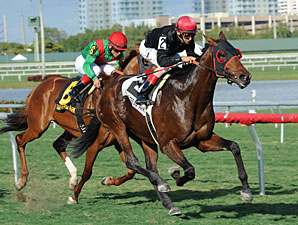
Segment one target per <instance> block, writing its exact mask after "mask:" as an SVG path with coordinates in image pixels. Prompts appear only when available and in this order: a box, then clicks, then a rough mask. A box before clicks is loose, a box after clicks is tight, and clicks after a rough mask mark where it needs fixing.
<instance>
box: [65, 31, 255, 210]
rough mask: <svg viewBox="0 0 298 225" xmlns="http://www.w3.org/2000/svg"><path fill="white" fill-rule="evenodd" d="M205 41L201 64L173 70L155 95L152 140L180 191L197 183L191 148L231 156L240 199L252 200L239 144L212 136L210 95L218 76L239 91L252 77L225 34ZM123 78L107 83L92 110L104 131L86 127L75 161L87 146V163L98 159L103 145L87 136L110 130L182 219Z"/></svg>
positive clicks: (132, 166) (133, 164)
mask: <svg viewBox="0 0 298 225" xmlns="http://www.w3.org/2000/svg"><path fill="white" fill-rule="evenodd" d="M206 40H207V41H208V44H207V45H206V46H205V48H204V49H203V55H202V57H201V58H200V61H199V65H198V66H197V65H188V66H187V67H185V68H184V69H179V68H177V69H173V70H172V71H170V73H171V79H169V80H168V81H167V83H166V85H165V86H164V87H163V89H162V90H161V91H160V92H159V93H158V95H157V99H156V103H155V105H154V106H153V108H152V118H153V124H154V126H155V129H156V139H157V142H158V145H159V147H160V150H161V152H162V153H164V154H166V155H167V156H168V157H169V158H170V159H171V160H172V161H174V162H175V163H177V164H178V165H180V166H181V167H182V168H183V169H184V176H180V175H179V174H177V173H174V174H172V176H173V178H174V179H175V180H176V184H177V185H178V186H182V185H184V184H185V183H186V182H188V181H190V180H192V179H194V178H195V170H194V167H193V166H192V165H191V164H190V163H189V161H188V160H187V159H186V157H185V156H184V154H183V153H182V149H186V148H189V147H192V146H193V147H196V148H198V149H199V150H200V151H202V152H209V151H210V152H213V151H223V150H229V151H231V152H232V154H233V156H234V158H235V161H236V165H237V168H238V176H239V179H240V181H241V183H242V190H241V198H242V199H243V200H245V201H251V200H252V192H251V190H250V188H249V185H248V181H247V174H246V171H245V168H244V164H243V161H242V157H241V154H240V148H239V146H238V144H237V143H236V142H234V141H230V140H226V139H224V138H222V137H220V136H218V135H216V134H215V133H214V132H213V128H214V124H215V122H214V118H215V116H214V110H213V95H214V89H215V86H216V82H217V79H218V77H221V78H226V79H227V81H228V83H230V84H231V83H235V84H237V85H238V86H239V87H240V88H245V87H246V86H247V85H248V84H249V83H250V79H251V74H250V73H249V72H248V71H247V69H246V68H245V67H244V66H243V65H242V63H241V62H240V52H239V51H237V50H236V49H235V48H234V47H233V46H232V45H230V44H229V43H228V42H227V40H226V38H225V36H224V34H223V33H220V39H219V40H217V41H216V40H214V39H212V38H210V37H206ZM127 79H129V77H128V76H119V75H118V76H117V75H116V77H113V78H111V79H110V80H109V83H107V84H106V87H105V89H104V90H103V92H102V94H101V98H100V99H99V102H98V104H97V106H96V115H97V117H98V119H99V121H100V122H101V124H102V125H103V126H100V129H98V128H99V124H97V127H96V125H95V124H94V126H90V127H89V128H88V129H87V132H86V133H84V134H83V135H82V136H81V138H79V139H78V140H77V141H75V142H76V144H75V145H74V153H75V155H76V156H79V155H80V154H82V153H83V152H84V151H86V148H88V146H89V148H88V149H87V152H86V163H87V162H89V163H90V162H92V161H93V160H94V159H95V157H96V154H97V151H98V149H99V148H98V146H101V145H102V143H100V142H98V141H99V138H97V139H96V141H95V142H93V143H91V142H90V141H89V140H90V137H92V136H95V137H96V136H97V135H98V134H99V136H102V135H103V136H106V135H108V134H107V133H106V131H107V130H108V131H109V132H111V133H112V134H113V136H115V138H116V139H117V142H118V143H119V145H120V146H121V148H122V149H123V150H124V152H125V158H126V165H127V167H128V168H130V169H132V170H133V171H134V172H136V173H139V174H142V175H144V176H146V177H148V178H149V180H150V182H151V183H152V185H153V186H154V188H155V190H156V191H157V194H158V196H159V198H160V200H161V202H162V204H163V205H164V207H166V208H168V209H169V214H170V215H180V214H181V212H180V210H179V209H178V208H177V207H175V206H174V204H173V203H172V201H171V200H170V198H169V197H168V195H167V194H166V193H164V192H167V191H170V188H169V186H168V184H167V183H166V182H165V181H164V180H163V179H162V178H161V177H160V176H159V175H158V172H157V158H158V157H157V155H158V153H157V145H156V143H155V141H154V138H153V137H152V135H151V133H150V132H149V129H148V127H147V124H146V120H145V117H143V116H142V115H141V113H139V112H138V111H137V110H136V109H135V108H133V107H132V105H131V103H130V100H129V99H128V97H126V96H123V95H122V91H121V90H122V84H123V82H124V81H126V80H127ZM173 121H174V122H173ZM90 124H92V122H91V123H90ZM103 129H105V130H104V131H103ZM106 129H107V130H106ZM98 132H99V133H98ZM101 132H103V133H101ZM129 137H132V138H133V139H135V140H137V141H138V140H142V141H143V142H144V143H145V145H146V147H145V148H144V151H145V158H146V167H147V169H145V168H143V167H142V166H141V165H140V163H139V162H138V159H137V158H136V156H135V155H134V153H133V151H132V147H131V144H130V142H129ZM90 159H91V160H90ZM91 166H92V165H91ZM85 168H87V166H85ZM89 172H90V168H89V169H88V170H85V171H84V172H83V177H82V180H83V179H84V180H86V179H85V177H88V176H89ZM83 183H84V182H83ZM83 183H81V181H80V183H79V185H78V186H76V187H75V189H74V195H73V197H72V198H70V199H69V201H70V202H77V200H78V196H79V193H80V191H81V188H82V186H83Z"/></svg>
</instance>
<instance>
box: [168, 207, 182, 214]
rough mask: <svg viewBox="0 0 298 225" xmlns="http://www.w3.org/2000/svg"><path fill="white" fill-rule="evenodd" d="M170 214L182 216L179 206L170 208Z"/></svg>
mask: <svg viewBox="0 0 298 225" xmlns="http://www.w3.org/2000/svg"><path fill="white" fill-rule="evenodd" d="M169 215H170V216H181V215H182V212H181V211H180V210H179V209H178V208H177V207H173V208H171V209H170V211H169Z"/></svg>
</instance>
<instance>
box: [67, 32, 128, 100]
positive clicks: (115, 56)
mask: <svg viewBox="0 0 298 225" xmlns="http://www.w3.org/2000/svg"><path fill="white" fill-rule="evenodd" d="M125 50H127V38H126V36H125V35H124V34H123V33H121V32H113V33H112V34H111V35H110V36H109V38H108V40H104V39H99V40H94V41H92V42H91V43H90V44H89V45H88V46H87V47H86V48H85V49H84V50H83V51H82V54H81V55H80V56H78V57H77V58H76V62H75V67H76V70H77V71H78V72H79V73H81V74H83V75H84V76H83V77H82V78H81V79H80V80H79V81H78V83H77V84H76V86H75V87H74V88H73V89H72V91H70V92H69V94H68V95H69V96H70V97H71V98H72V99H74V100H76V97H77V96H78V95H79V93H80V92H81V91H82V90H83V89H84V87H85V85H86V84H87V83H89V82H90V81H91V80H92V81H93V85H94V86H95V87H97V88H99V87H100V81H99V79H98V76H99V74H100V72H102V71H103V72H105V73H106V74H107V75H110V74H111V73H112V72H113V71H114V70H115V68H114V67H113V66H112V65H109V64H107V62H110V61H115V60H116V61H117V64H118V65H119V59H121V58H122V57H124V54H123V52H124V51H125Z"/></svg>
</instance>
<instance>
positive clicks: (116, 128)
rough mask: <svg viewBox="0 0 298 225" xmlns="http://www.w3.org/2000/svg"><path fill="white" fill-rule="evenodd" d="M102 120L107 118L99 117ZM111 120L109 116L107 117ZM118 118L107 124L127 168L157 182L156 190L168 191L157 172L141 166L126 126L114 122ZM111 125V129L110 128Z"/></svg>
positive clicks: (166, 185)
mask: <svg viewBox="0 0 298 225" xmlns="http://www.w3.org/2000/svg"><path fill="white" fill-rule="evenodd" d="M100 119H101V121H102V122H104V121H103V120H104V119H107V118H106V117H104V118H100ZM109 119H110V120H112V119H111V118H109ZM117 120H118V119H117V118H116V119H114V120H113V121H111V124H110V125H109V127H110V130H111V131H113V135H114V136H115V138H116V140H117V141H118V143H119V145H120V146H121V148H122V149H123V151H124V152H125V158H126V166H127V168H129V169H131V170H133V171H134V172H136V173H139V174H142V175H143V176H145V177H148V179H149V180H150V182H151V183H152V184H157V186H158V190H159V191H160V192H168V191H170V190H171V189H170V186H169V185H168V183H167V182H166V181H165V180H163V179H162V178H161V177H160V176H159V175H158V174H157V173H155V172H152V171H150V170H147V169H145V168H143V167H142V166H141V164H140V163H139V161H138V158H137V157H136V156H135V154H134V153H133V151H132V147H131V144H130V142H129V138H128V134H127V132H126V127H125V125H124V124H123V122H122V121H119V120H118V122H119V123H116V122H115V121H117ZM111 127H112V128H113V129H111Z"/></svg>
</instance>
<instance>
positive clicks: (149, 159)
mask: <svg viewBox="0 0 298 225" xmlns="http://www.w3.org/2000/svg"><path fill="white" fill-rule="evenodd" d="M142 147H143V150H144V154H145V159H146V167H147V169H148V170H150V171H153V172H155V173H158V171H157V158H158V152H157V151H158V150H157V146H156V145H154V146H153V145H150V146H149V145H147V144H146V143H144V142H142ZM153 187H154V189H155V191H156V193H157V196H158V197H159V199H160V201H161V203H162V205H163V206H164V207H165V208H167V209H169V214H170V216H179V215H181V214H182V213H181V211H180V210H179V209H178V208H177V207H176V206H175V205H174V204H173V202H172V200H171V199H170V198H169V196H168V195H167V194H166V193H163V192H160V191H158V187H157V185H155V184H153Z"/></svg>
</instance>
